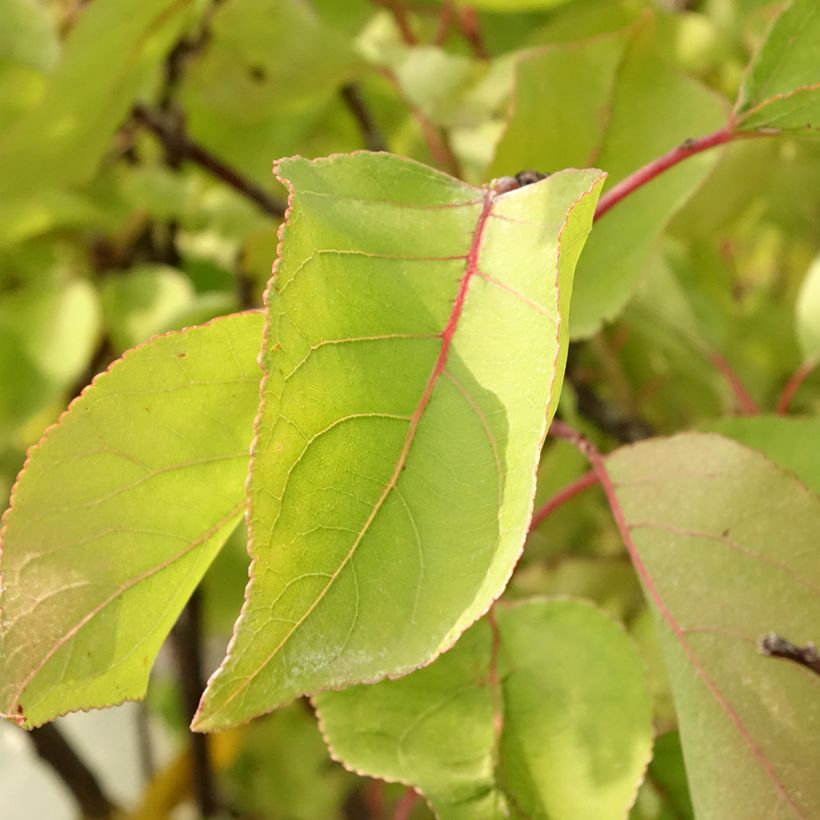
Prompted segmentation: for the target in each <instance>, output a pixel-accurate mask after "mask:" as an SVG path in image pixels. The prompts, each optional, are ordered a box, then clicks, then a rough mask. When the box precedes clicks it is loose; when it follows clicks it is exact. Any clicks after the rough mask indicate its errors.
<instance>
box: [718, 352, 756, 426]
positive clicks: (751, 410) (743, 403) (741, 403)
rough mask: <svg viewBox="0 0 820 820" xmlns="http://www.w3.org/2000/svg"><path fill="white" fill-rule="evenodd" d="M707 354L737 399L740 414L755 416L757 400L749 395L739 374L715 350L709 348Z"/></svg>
mask: <svg viewBox="0 0 820 820" xmlns="http://www.w3.org/2000/svg"><path fill="white" fill-rule="evenodd" d="M708 356H709V360H710V361H711V362H712V364H713V365H714V366H715V367H716V368H717V369H718V371H719V372H720V375H721V376H723V378H724V380H725V381H726V384H728V385H729V388H730V389H731V391H732V393H733V395H734V397H735V400H736V401H737V406H738V409H739V410H740V413H741V415H744V416H756V415H757V414H758V413H759V412H760V407H758V405H757V402H756V401H755V400H754V399H753V398H752V397H751V395H750V393H749V391H748V390H747V389H746V386H745V385H744V384H743V382H742V381H741V380H740V376H738V375H737V373H735V371H734V370H733V369H732V366H731V365H730V364H729V362H727V361H726V359H725V358H724V357H723V356H722V355H721V354H720V353H718V352H717V351H716V350H710V351H709V353H708Z"/></svg>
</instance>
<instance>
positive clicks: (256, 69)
mask: <svg viewBox="0 0 820 820" xmlns="http://www.w3.org/2000/svg"><path fill="white" fill-rule="evenodd" d="M248 76H249V77H250V78H251V79H252V80H253V81H254V82H257V83H263V82H265V80H266V79H267V78H268V72H267V71H265V69H264V68H262V66H260V65H252V66H251V67H250V68H249V69H248Z"/></svg>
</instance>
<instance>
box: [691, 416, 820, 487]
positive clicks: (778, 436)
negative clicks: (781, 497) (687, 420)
mask: <svg viewBox="0 0 820 820" xmlns="http://www.w3.org/2000/svg"><path fill="white" fill-rule="evenodd" d="M701 429H703V430H708V431H710V432H713V433H720V434H721V435H724V436H728V437H729V438H733V439H735V440H736V441H739V442H740V443H741V444H745V445H746V446H747V447H753V448H754V449H755V450H760V451H761V452H762V453H764V454H765V455H766V456H767V457H768V458H770V459H771V460H772V461H774V462H775V463H776V464H779V465H780V466H781V467H783V468H784V469H786V470H791V471H792V472H793V473H794V474H795V475H796V476H797V477H798V478H799V479H800V480H801V481H802V482H803V483H804V484H805V485H806V486H807V487H809V488H811V489H812V490H814V491H815V492H816V493H820V446H818V442H820V419H817V418H795V417H794V416H747V417H733V418H723V419H714V420H712V421H708V422H705V423H704V424H702V425H701Z"/></svg>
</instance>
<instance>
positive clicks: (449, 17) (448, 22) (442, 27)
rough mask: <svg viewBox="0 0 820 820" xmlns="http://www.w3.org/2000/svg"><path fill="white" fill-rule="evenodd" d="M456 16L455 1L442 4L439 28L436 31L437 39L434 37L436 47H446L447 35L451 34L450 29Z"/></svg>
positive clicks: (447, 0) (446, 1)
mask: <svg viewBox="0 0 820 820" xmlns="http://www.w3.org/2000/svg"><path fill="white" fill-rule="evenodd" d="M455 16H456V13H455V8H454V7H453V0H444V2H443V3H442V4H441V15H440V16H439V18H438V28H437V29H436V34H435V37H433V45H434V46H443V45H444V43H445V41H446V40H447V35H448V34H449V33H450V27H451V26H452V25H453V21H454V20H455Z"/></svg>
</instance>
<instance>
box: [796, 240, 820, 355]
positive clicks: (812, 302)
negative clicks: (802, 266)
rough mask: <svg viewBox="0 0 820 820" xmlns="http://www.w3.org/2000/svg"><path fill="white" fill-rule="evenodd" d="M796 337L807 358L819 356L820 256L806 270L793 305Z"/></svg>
mask: <svg viewBox="0 0 820 820" xmlns="http://www.w3.org/2000/svg"><path fill="white" fill-rule="evenodd" d="M795 318H796V319H797V339H798V341H799V342H800V348H801V350H802V351H803V355H804V356H805V357H806V358H807V359H811V358H815V357H818V356H820V256H818V257H817V258H816V259H815V260H814V262H812V264H811V267H810V268H809V269H808V271H807V272H806V277H805V279H803V284H802V286H801V287H800V294H799V295H798V297H797V304H796V305H795Z"/></svg>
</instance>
